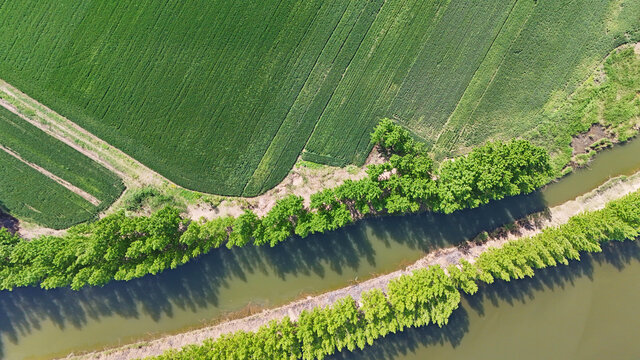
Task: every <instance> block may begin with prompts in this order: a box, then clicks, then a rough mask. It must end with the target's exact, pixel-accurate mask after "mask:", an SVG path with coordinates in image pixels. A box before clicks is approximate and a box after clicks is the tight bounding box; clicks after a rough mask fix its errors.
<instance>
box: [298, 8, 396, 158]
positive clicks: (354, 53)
mask: <svg viewBox="0 0 640 360" xmlns="http://www.w3.org/2000/svg"><path fill="white" fill-rule="evenodd" d="M387 1H388V0H383V1H382V4H381V5H380V8H378V11H377V12H376V16H375V17H374V18H373V20H372V21H371V24H370V25H369V27H368V28H367V32H366V33H365V34H364V35H363V36H362V40H361V41H360V43H359V44H358V48H357V49H356V51H354V52H353V56H352V57H351V59H350V60H349V64H347V66H346V67H345V68H344V71H343V72H342V75H341V77H340V81H338V83H337V84H336V86H335V87H334V88H333V91H331V95H330V96H329V99H328V101H327V103H326V104H325V105H324V107H323V108H322V111H321V112H320V115H319V116H318V119H317V120H316V123H315V124H314V125H313V130H311V133H310V134H309V137H308V138H307V141H305V143H304V146H303V147H302V151H301V152H300V154H301V155H302V153H303V152H304V151H305V150H307V146H308V145H309V141H311V138H312V137H313V134H315V132H316V130H317V128H318V125H319V124H320V121H321V120H322V117H323V116H324V113H325V112H326V110H327V107H328V106H329V104H330V103H331V101H332V100H333V97H334V95H335V94H336V91H337V90H338V87H340V84H341V83H342V80H344V76H345V74H347V72H348V71H349V68H350V67H351V64H353V59H355V57H356V56H357V55H358V52H360V50H361V49H362V43H364V41H365V39H366V38H367V37H368V36H369V33H370V32H371V28H372V27H373V25H374V24H375V22H376V21H378V17H379V16H380V12H382V9H383V8H384V6H385V5H386V4H387ZM318 155H323V154H318ZM323 156H324V155H323ZM331 157H332V158H334V159H335V157H333V156H331Z"/></svg>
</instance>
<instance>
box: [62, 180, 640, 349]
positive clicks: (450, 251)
mask: <svg viewBox="0 0 640 360" xmlns="http://www.w3.org/2000/svg"><path fill="white" fill-rule="evenodd" d="M639 189H640V173H636V174H634V175H633V176H630V177H628V178H616V179H613V180H610V181H609V182H608V183H606V184H604V185H602V186H601V187H599V188H597V189H595V190H593V191H591V192H589V193H587V194H585V195H582V196H580V197H578V198H577V199H575V200H572V201H568V202H566V203H564V204H562V205H558V206H556V207H553V208H551V209H548V211H546V212H545V213H544V214H534V215H532V216H530V217H528V218H526V219H522V220H521V221H519V222H518V225H519V226H518V227H517V228H516V229H515V230H512V231H509V232H500V233H499V234H500V235H497V236H494V237H491V238H489V239H488V240H487V241H485V242H483V243H480V244H476V243H469V244H466V246H458V247H451V248H446V249H441V250H438V251H435V252H433V253H430V254H428V255H427V256H425V257H423V258H422V259H420V260H418V261H417V262H415V263H414V264H412V265H410V266H408V267H406V268H405V269H402V270H398V271H395V272H392V273H389V274H386V275H382V276H379V277H376V278H373V279H370V280H367V281H364V282H362V283H359V284H356V285H352V286H348V287H345V288H342V289H339V290H335V291H331V292H328V293H325V294H322V295H318V296H315V297H308V298H305V299H302V300H298V301H295V302H293V303H291V304H288V305H285V306H282V307H279V308H275V309H270V310H265V311H262V312H260V313H257V314H254V315H251V316H248V317H245V318H241V319H237V320H231V321H226V322H222V323H220V324H218V325H214V326H209V327H205V328H202V329H198V330H193V331H188V332H184V333H181V334H177V335H170V336H165V337H162V338H159V339H157V340H152V341H149V342H144V343H139V344H132V345H129V346H126V347H122V348H116V349H110V350H105V351H102V352H94V353H89V354H85V355H81V356H69V357H68V358H75V359H112V360H125V359H136V358H141V357H146V356H153V355H158V354H161V353H162V352H163V351H165V350H167V349H170V348H180V347H182V346H185V345H188V344H198V343H201V342H202V341H204V340H205V339H207V338H216V337H218V336H220V335H222V334H225V333H229V332H235V331H238V330H245V331H255V330H257V329H258V328H259V327H260V326H262V325H265V324H267V323H268V322H269V321H271V320H273V319H280V318H282V317H284V316H289V317H290V318H291V319H292V320H295V319H297V318H298V316H299V315H300V313H301V312H302V311H303V310H310V309H312V308H314V307H317V306H328V305H331V304H333V303H334V302H335V301H336V300H338V299H340V298H343V297H345V296H351V297H353V298H354V299H356V300H358V299H359V298H360V296H361V294H362V293H363V292H365V291H368V290H370V289H373V288H378V289H382V290H383V291H384V290H386V288H387V285H388V283H389V281H390V280H392V279H395V278H397V277H399V276H401V275H404V274H409V273H411V272H412V271H413V270H415V269H419V268H424V267H428V266H432V265H436V264H438V265H441V266H443V267H446V266H448V265H449V264H457V263H459V261H460V260H461V259H466V260H468V261H470V262H473V261H475V259H476V258H477V257H478V256H479V255H480V254H481V253H482V252H484V251H486V250H487V249H488V248H491V247H500V246H502V245H503V244H505V243H506V242H508V241H512V240H514V239H518V238H521V237H525V236H532V235H535V234H537V233H539V232H540V231H542V229H544V228H547V227H551V226H557V225H560V224H563V223H566V222H567V221H568V220H569V218H571V217H572V216H574V215H577V214H579V213H581V212H584V211H594V210H598V209H602V208H603V207H604V206H605V205H606V204H607V203H608V202H609V201H611V200H615V199H618V198H621V197H622V196H624V195H627V194H629V193H632V192H634V191H637V190H639Z"/></svg>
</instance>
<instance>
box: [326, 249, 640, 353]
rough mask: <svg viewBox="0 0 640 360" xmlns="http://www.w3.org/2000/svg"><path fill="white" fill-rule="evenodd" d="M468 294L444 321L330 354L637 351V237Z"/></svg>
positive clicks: (639, 288)
mask: <svg viewBox="0 0 640 360" xmlns="http://www.w3.org/2000/svg"><path fill="white" fill-rule="evenodd" d="M609 245H610V246H607V247H605V248H604V251H603V252H602V253H600V254H596V255H590V256H589V255H583V258H582V261H573V262H571V263H570V264H569V266H563V265H560V266H558V267H555V268H550V269H545V270H543V271H538V272H536V275H535V277H533V278H530V279H524V280H518V281H512V282H510V283H505V282H502V281H500V282H497V283H495V284H493V285H488V286H485V287H484V288H483V289H481V291H479V292H478V294H476V295H473V296H467V297H466V298H464V300H463V302H462V306H461V307H460V308H459V309H457V310H456V311H454V313H453V315H452V316H451V318H450V320H449V324H448V325H446V326H444V327H443V328H438V327H437V326H427V327H425V328H421V329H410V330H407V331H404V332H403V333H398V334H395V335H394V334H390V335H388V336H387V337H386V338H385V339H382V340H380V341H378V342H376V343H374V345H373V346H371V347H368V348H365V349H364V350H363V351H356V352H354V353H342V354H339V355H337V356H334V357H331V358H330V359H331V360H365V359H366V360H423V359H447V360H462V359H464V360H467V359H474V360H484V359H486V360H496V359H518V360H539V359H558V360H560V359H562V360H602V359H640V341H638V330H639V329H640V311H638V310H635V309H636V306H638V304H639V303H640V286H639V285H638V279H640V243H639V242H637V241H636V242H626V243H612V244H609Z"/></svg>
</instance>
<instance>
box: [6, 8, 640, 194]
mask: <svg viewBox="0 0 640 360" xmlns="http://www.w3.org/2000/svg"><path fill="white" fill-rule="evenodd" d="M639 34H640V2H638V1H605V0H581V1H553V0H538V1H533V0H517V1H516V0H486V1H435V0H387V1H383V0H371V1H363V0H352V1H349V0H335V1H321V0H307V1H302V0H300V1H295V0H277V1H276V0H263V1H251V0H248V1H228V0H213V1H212V0H207V1H205V0H201V1H151V0H143V1H133V0H124V1H80V0H61V1H56V2H42V1H35V0H22V1H8V0H7V1H3V0H0V77H1V78H3V79H5V80H6V81H8V82H10V83H12V84H13V85H14V86H17V87H18V88H20V89H21V90H23V91H25V92H26V93H27V94H29V95H31V96H32V97H34V98H36V99H37V100H39V101H41V102H43V103H44V104H45V105H48V106H50V107H52V108H53V109H54V110H56V111H58V112H60V113H61V114H63V115H65V116H67V117H68V118H70V119H71V120H72V121H75V122H77V123H78V124H79V125H81V126H83V127H84V128H86V129H88V130H89V131H91V132H93V133H94V134H96V135H97V136H99V137H101V138H103V139H104V140H106V141H107V142H109V143H111V144H113V145H115V146H117V147H119V148H121V149H122V150H124V151H125V152H127V153H128V154H130V155H132V156H133V157H135V158H136V159H138V160H140V161H141V162H143V163H144V164H146V165H147V166H149V167H151V168H153V169H154V170H156V171H158V172H160V173H161V174H162V175H164V176H166V177H168V178H169V179H170V180H172V181H174V182H176V183H178V184H180V185H183V186H185V187H187V188H191V189H195V190H201V191H206V192H212V193H218V194H226V195H245V196H253V195H257V194H259V193H261V192H264V191H265V190H267V189H269V188H270V187H273V186H274V185H276V184H277V183H278V182H280V181H281V180H282V178H283V177H284V176H285V175H286V174H287V172H288V171H289V170H290V169H291V167H292V166H293V164H294V163H295V161H296V160H297V158H298V156H299V155H300V154H301V153H302V156H303V157H304V158H305V159H307V160H312V161H317V162H322V163H327V164H332V165H346V164H348V163H358V164H359V163H362V162H363V161H364V159H365V158H366V156H367V154H368V152H369V150H370V146H371V145H370V144H369V138H368V136H369V133H370V131H371V130H372V128H373V126H374V125H375V123H376V122H377V121H378V120H379V119H380V118H382V117H391V118H394V119H397V120H398V121H400V122H401V123H403V124H405V125H406V126H408V127H409V128H410V129H411V130H412V131H413V132H414V133H415V134H416V135H417V136H419V137H422V138H423V139H424V140H426V141H427V142H428V143H429V144H430V145H431V146H432V148H433V150H434V151H435V152H436V153H437V154H438V156H439V157H444V156H450V155H451V154H452V153H456V152H460V151H465V150H466V149H467V148H468V147H470V146H473V145H476V144H479V143H482V142H483V141H485V140H486V139H490V138H510V137H513V136H520V135H522V134H524V133H526V132H527V131H530V130H532V129H534V128H535V127H536V126H537V116H538V115H537V114H538V113H539V112H540V110H541V109H542V108H544V106H545V105H546V104H547V103H548V102H549V101H551V100H552V99H555V98H561V97H563V96H565V97H566V96H567V94H570V93H571V92H572V90H573V88H575V86H576V85H577V84H578V83H579V82H581V81H583V80H584V79H585V78H586V76H587V75H589V74H590V73H591V72H592V71H593V69H594V68H595V66H596V64H597V63H598V62H599V61H601V60H602V58H603V57H604V56H605V55H606V54H607V53H608V52H609V51H611V50H612V49H613V48H615V47H616V46H617V45H620V44H622V43H625V42H630V41H634V40H638V39H639V37H640V36H639Z"/></svg>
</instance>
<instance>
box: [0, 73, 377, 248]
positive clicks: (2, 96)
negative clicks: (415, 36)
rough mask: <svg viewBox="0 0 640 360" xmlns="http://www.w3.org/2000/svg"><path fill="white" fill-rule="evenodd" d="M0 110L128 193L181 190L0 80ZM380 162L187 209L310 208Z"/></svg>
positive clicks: (307, 171)
mask: <svg viewBox="0 0 640 360" xmlns="http://www.w3.org/2000/svg"><path fill="white" fill-rule="evenodd" d="M0 106H3V107H4V108H6V109H8V110H9V111H11V112H13V113H14V114H16V115H18V116H19V117H20V118H22V119H23V120H25V121H27V122H29V123H30V124H32V125H34V126H36V127H37V128H39V129H40V130H42V131H44V132H46V133H47V134H49V135H51V136H53V137H54V138H56V139H58V140H60V141H62V142H64V143H65V144H67V145H69V146H71V147H72V148H74V149H75V150H77V151H79V152H81V153H82V154H84V155H86V156H87V157H89V158H91V159H93V160H94V161H96V162H98V163H100V164H102V165H103V166H104V167H106V168H107V169H109V170H110V171H112V172H114V173H115V174H117V175H118V176H119V177H120V178H122V180H123V182H124V184H125V186H126V187H127V191H130V190H132V189H136V188H141V187H144V186H153V187H157V188H163V187H166V186H169V187H172V188H178V189H181V187H180V186H178V185H176V184H174V183H173V182H171V181H169V180H168V179H167V178H165V177H163V176H162V175H160V174H158V173H156V172H155V171H153V170H151V169H150V168H148V167H146V166H145V165H143V164H142V163H140V162H139V161H137V160H135V159H134V158H132V157H131V156H129V155H127V154H125V153H124V152H122V151H121V150H120V149H118V148H116V147H114V146H112V145H110V144H109V143H107V142H105V141H104V140H102V139H100V138H99V137H97V136H95V135H93V134H92V133H90V132H88V131H87V130H85V129H83V128H82V127H80V126H78V125H77V124H75V123H74V122H72V121H71V120H69V119H67V118H65V117H63V116H62V115H60V114H58V113H56V112H55V111H53V110H51V109H50V108H48V107H46V106H44V105H43V104H41V103H39V102H38V101H36V100H34V99H32V98H30V97H29V96H28V95H26V94H24V93H23V92H21V91H20V90H18V89H17V88H15V87H13V86H12V85H11V84H9V83H7V82H6V81H4V80H1V79H0ZM381 161H383V159H382V157H381V156H380V154H379V153H378V152H377V151H375V150H374V151H372V153H371V155H370V156H369V158H368V160H367V162H366V163H365V165H364V166H363V167H361V168H356V167H350V168H349V167H347V168H336V167H330V166H321V167H320V168H306V167H294V168H293V169H292V170H291V172H290V173H289V174H288V175H287V176H286V177H285V178H284V179H283V180H282V182H281V183H280V184H278V185H277V186H276V187H274V188H273V189H271V190H269V191H267V192H266V193H264V194H262V195H259V196H256V197H253V198H237V197H220V198H221V199H222V201H221V203H220V204H219V205H217V206H212V205H210V204H208V203H204V202H199V203H197V204H193V205H190V206H189V207H188V208H187V216H188V217H189V218H191V219H193V220H198V219H200V218H201V217H204V218H206V219H213V218H216V217H220V216H227V215H230V216H238V215H240V214H242V213H243V211H244V210H245V209H252V210H253V211H255V212H256V214H258V215H260V216H262V215H264V214H266V213H267V212H268V211H269V210H270V209H271V208H272V207H273V206H274V205H275V202H276V200H278V199H280V198H282V197H284V196H287V195H289V194H296V195H299V196H302V197H303V198H304V199H305V201H306V202H307V203H308V202H309V198H310V196H311V194H313V193H315V192H317V191H320V190H322V189H324V188H327V187H335V186H338V185H340V184H342V183H343V182H344V181H345V180H347V179H352V180H357V179H360V178H363V177H364V176H365V175H366V173H365V169H366V167H367V165H369V164H371V163H380V162H381ZM119 203H120V201H118V202H116V203H114V205H113V206H112V207H111V208H109V209H107V210H106V211H105V213H109V212H112V211H113V210H114V208H118V207H119ZM20 233H21V235H22V236H23V237H26V238H32V237H34V236H37V235H40V234H43V233H47V234H48V233H51V231H50V229H46V228H42V227H38V226H35V225H33V224H30V226H29V229H24V228H21V231H20Z"/></svg>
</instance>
